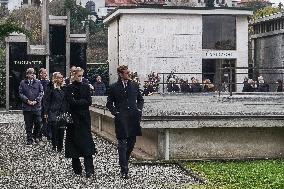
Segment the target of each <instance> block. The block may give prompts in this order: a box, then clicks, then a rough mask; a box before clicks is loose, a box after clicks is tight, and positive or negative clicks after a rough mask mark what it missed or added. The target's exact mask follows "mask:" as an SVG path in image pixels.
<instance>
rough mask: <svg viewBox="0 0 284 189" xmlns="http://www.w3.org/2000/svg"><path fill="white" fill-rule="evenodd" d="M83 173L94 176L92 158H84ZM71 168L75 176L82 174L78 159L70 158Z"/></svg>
mask: <svg viewBox="0 0 284 189" xmlns="http://www.w3.org/2000/svg"><path fill="white" fill-rule="evenodd" d="M84 166H85V172H86V173H91V174H94V164H93V156H92V155H90V156H84ZM72 168H73V171H74V173H75V174H81V173H82V165H81V162H80V159H79V158H72Z"/></svg>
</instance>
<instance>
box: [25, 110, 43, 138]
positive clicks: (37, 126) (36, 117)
mask: <svg viewBox="0 0 284 189" xmlns="http://www.w3.org/2000/svg"><path fill="white" fill-rule="evenodd" d="M23 114H24V121H25V129H26V134H27V141H33V139H36V138H40V132H41V111H23Z"/></svg>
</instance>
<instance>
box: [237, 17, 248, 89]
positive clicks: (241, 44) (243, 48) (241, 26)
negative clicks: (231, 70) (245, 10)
mask: <svg viewBox="0 0 284 189" xmlns="http://www.w3.org/2000/svg"><path fill="white" fill-rule="evenodd" d="M236 30H237V31H236V38H237V61H236V67H248V20H247V17H245V16H238V17H237V18H236ZM247 72H248V70H246V69H238V70H236V73H237V75H236V82H237V83H242V82H243V80H244V77H247V76H248V74H240V73H247ZM242 88H243V85H237V92H241V91H242Z"/></svg>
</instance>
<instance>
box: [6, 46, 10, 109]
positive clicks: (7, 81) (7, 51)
mask: <svg viewBox="0 0 284 189" xmlns="http://www.w3.org/2000/svg"><path fill="white" fill-rule="evenodd" d="M9 55H10V49H9V42H8V41H6V111H8V110H9V106H10V104H9V90H10V88H9V59H10V57H9Z"/></svg>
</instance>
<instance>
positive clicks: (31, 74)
mask: <svg viewBox="0 0 284 189" xmlns="http://www.w3.org/2000/svg"><path fill="white" fill-rule="evenodd" d="M19 94H20V98H21V100H22V109H23V114H24V121H25V129H26V134H27V145H31V144H32V143H33V142H35V143H38V142H39V138H40V131H41V121H42V120H41V106H42V104H41V100H42V97H43V87H42V85H41V83H40V81H39V80H37V79H36V78H35V71H34V69H33V68H28V69H27V71H26V79H24V80H22V81H21V83H20V86H19Z"/></svg>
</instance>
